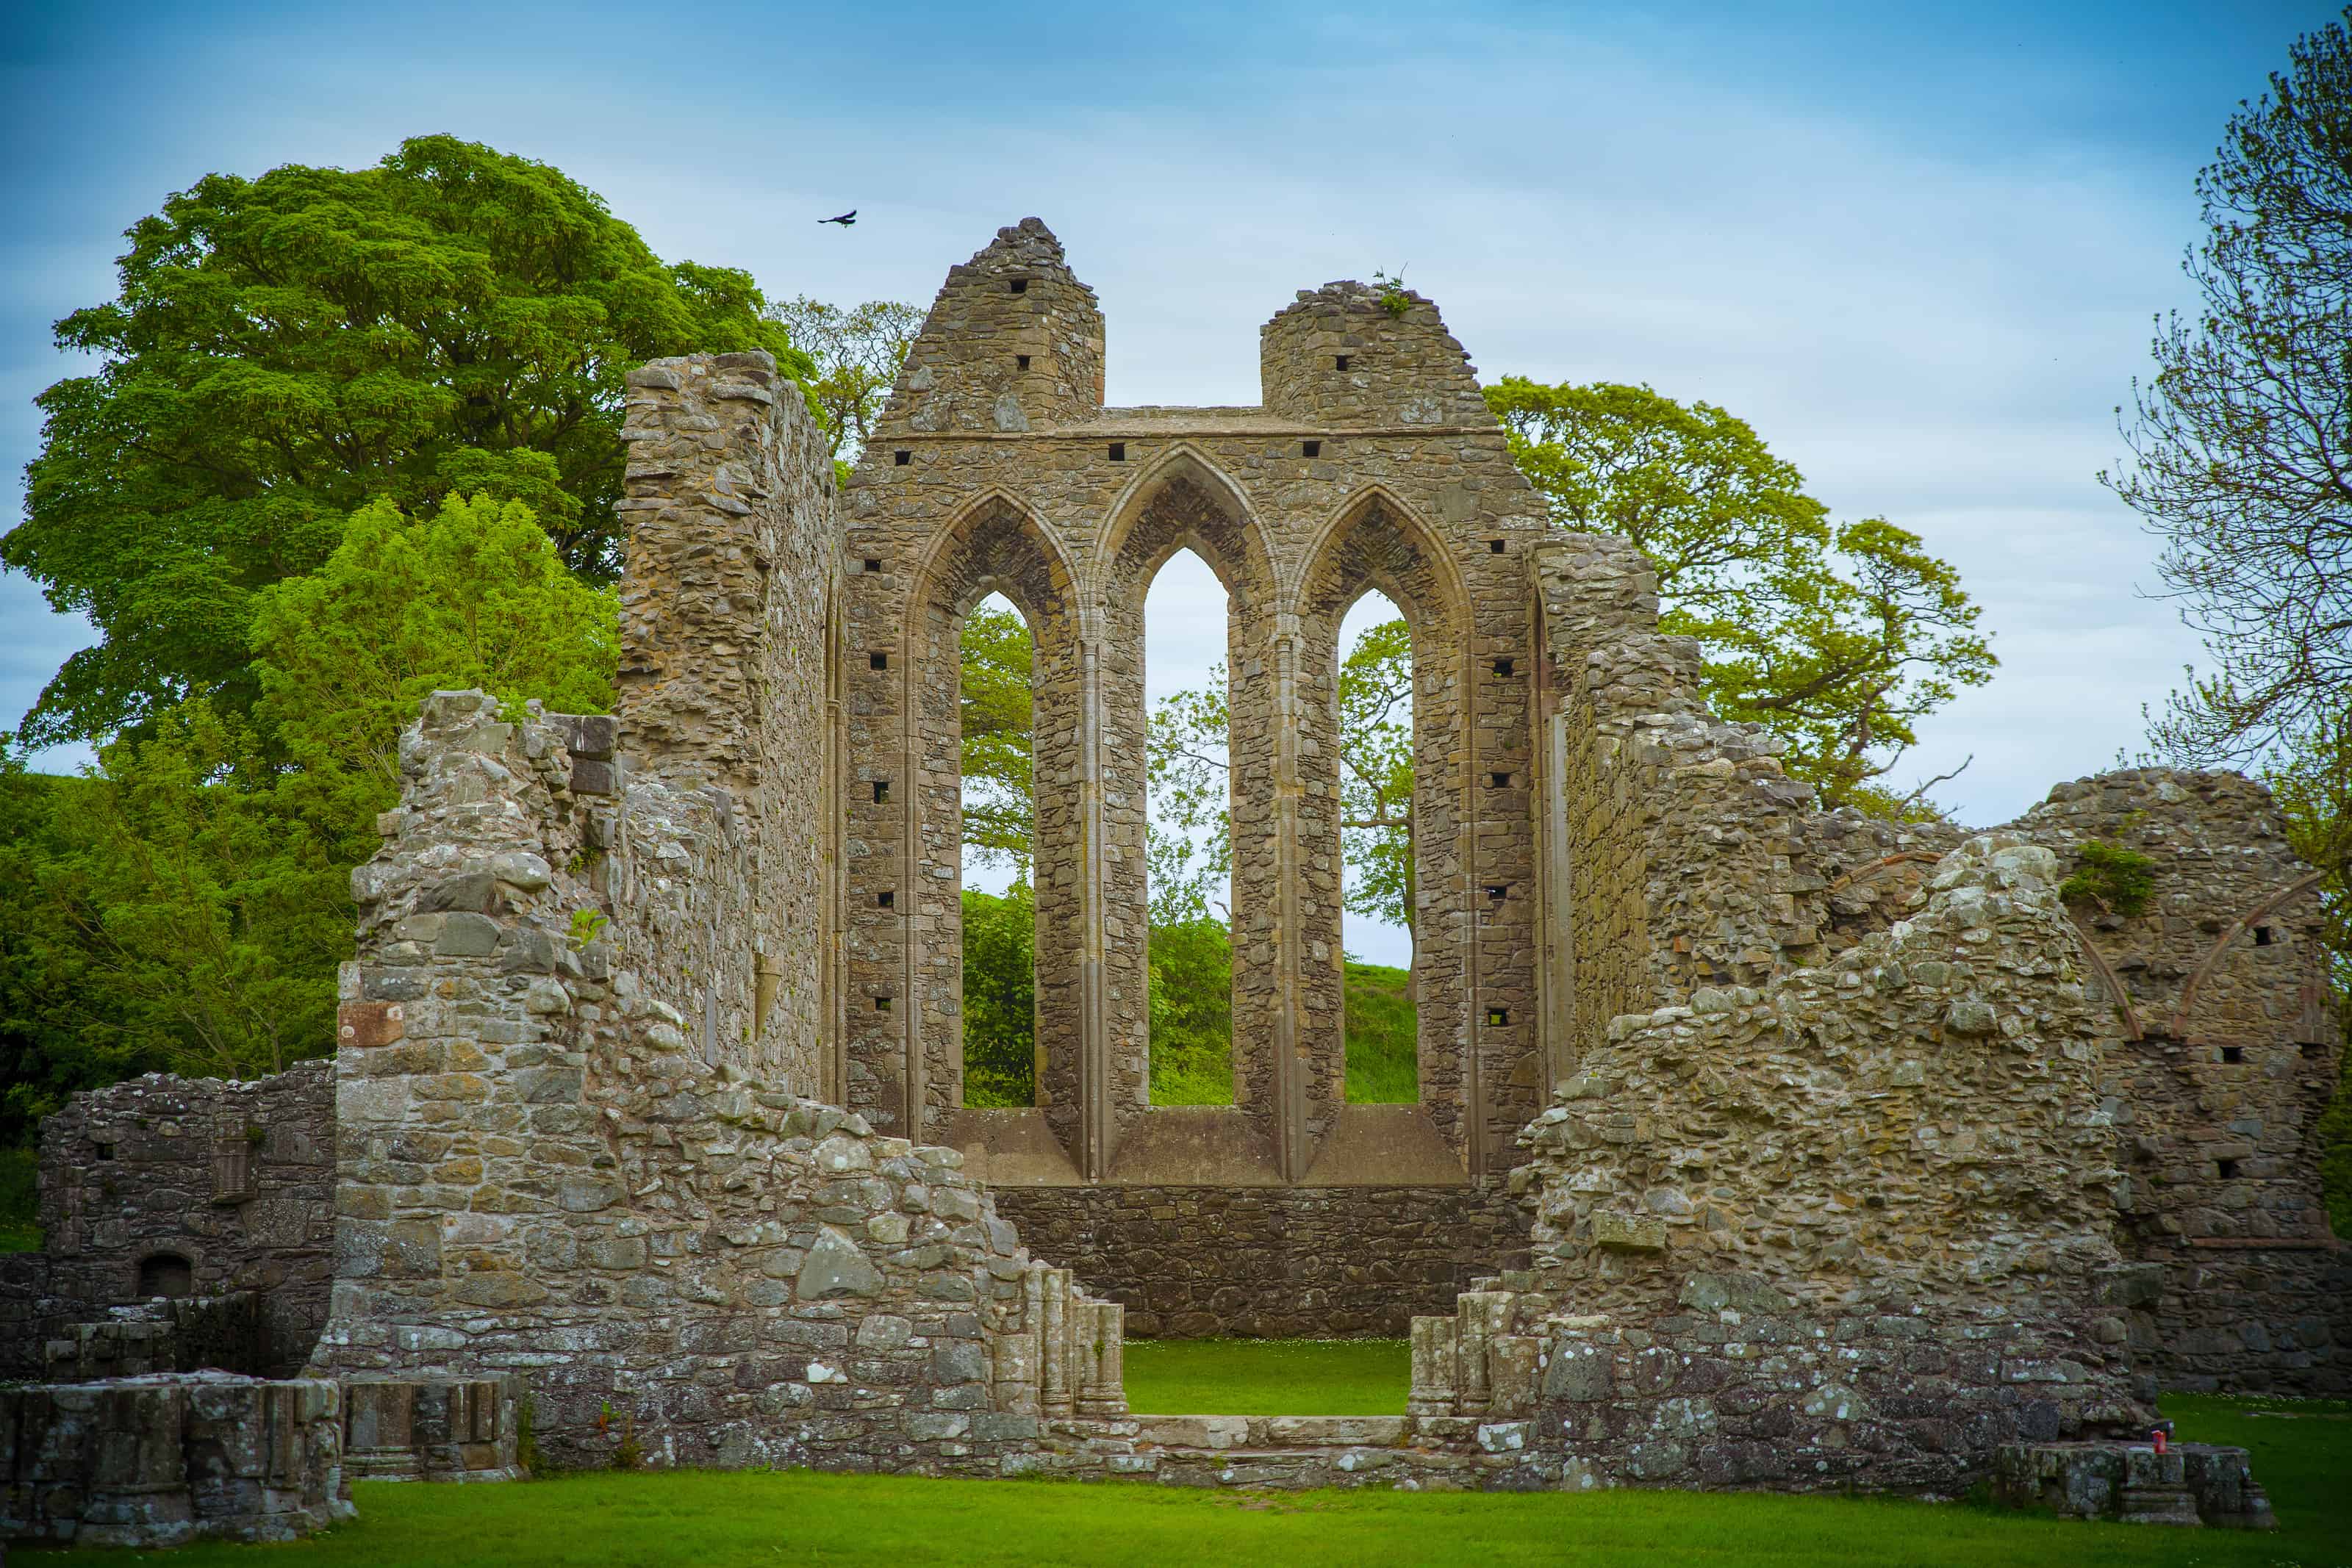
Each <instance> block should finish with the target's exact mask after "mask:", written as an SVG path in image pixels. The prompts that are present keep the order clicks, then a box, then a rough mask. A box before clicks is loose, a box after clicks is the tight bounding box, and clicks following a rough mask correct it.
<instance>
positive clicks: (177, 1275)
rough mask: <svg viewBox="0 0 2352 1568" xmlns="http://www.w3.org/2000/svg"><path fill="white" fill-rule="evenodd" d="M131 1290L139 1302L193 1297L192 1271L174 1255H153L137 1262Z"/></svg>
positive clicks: (184, 1260) (194, 1274)
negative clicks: (137, 1267)
mask: <svg viewBox="0 0 2352 1568" xmlns="http://www.w3.org/2000/svg"><path fill="white" fill-rule="evenodd" d="M134 1290H135V1291H136V1294H137V1296H138V1299H139V1300H140V1301H152V1300H154V1299H155V1298H156V1297H157V1296H163V1297H166V1298H168V1299H170V1300H172V1301H178V1300H180V1299H181V1298H182V1297H184V1296H192V1295H194V1294H195V1290H196V1268H195V1265H194V1263H192V1262H190V1261H189V1260H187V1259H186V1258H184V1257H182V1256H181V1255H180V1254H179V1253H177V1252H154V1253H150V1254H149V1255H148V1256H146V1257H144V1258H142V1259H141V1260H139V1277H138V1280H137V1281H136V1283H135V1286H134Z"/></svg>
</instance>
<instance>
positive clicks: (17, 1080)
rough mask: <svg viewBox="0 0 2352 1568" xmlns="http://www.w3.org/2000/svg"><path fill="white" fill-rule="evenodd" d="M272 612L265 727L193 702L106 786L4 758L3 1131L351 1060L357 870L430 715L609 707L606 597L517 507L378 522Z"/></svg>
mask: <svg viewBox="0 0 2352 1568" xmlns="http://www.w3.org/2000/svg"><path fill="white" fill-rule="evenodd" d="M255 603H256V612H255V615H254V618H253V622H252V625H251V627H250V629H249V632H248V641H249V646H250V651H251V656H252V670H253V672H254V678H255V684H256V686H257V690H258V691H259V693H260V699H259V701H258V702H257V704H256V705H255V706H253V707H252V708H251V709H250V710H249V711H247V712H243V713H240V712H238V711H236V709H235V708H233V707H230V706H227V705H225V704H222V703H218V702H215V701H213V700H211V699H208V698H206V697H203V696H195V697H190V698H187V699H184V700H183V701H181V702H178V703H175V704H173V705H172V706H169V707H166V708H163V709H161V710H159V711H158V712H157V713H156V715H155V716H154V718H153V719H152V722H151V723H150V724H148V725H147V726H145V727H142V730H141V731H140V732H139V733H137V734H133V735H126V736H124V737H121V738H118V739H116V740H114V741H112V742H110V744H108V745H107V746H106V747H103V748H102V749H101V751H100V765H99V768H97V769H96V771H95V773H94V775H93V776H91V777H88V778H81V779H42V778H38V777H36V776H32V775H28V774H26V773H25V771H24V770H23V768H22V767H21V765H20V764H18V763H16V762H14V761H13V760H10V759H7V758H0V1078H5V1082H6V1086H7V1087H6V1099H5V1104H0V1125H5V1126H7V1127H8V1128H9V1129H10V1130H14V1131H21V1130H23V1129H24V1128H25V1127H26V1125H27V1124H29V1122H30V1120H31V1119H32V1118H34V1117H36V1116H37V1115H39V1114H42V1113H45V1112H46V1111H47V1110H49V1109H52V1108H54V1106H55V1104H56V1103H58V1100H60V1099H61V1098H62V1097H63V1095H64V1094H65V1093H67V1092H70V1091H72V1090H74V1089H78V1088H84V1087H89V1086H91V1085H93V1084H97V1083H105V1082H112V1081H114V1080H115V1079H118V1078H121V1077H126V1076H130V1075H131V1074H135V1073H138V1072H144V1071H154V1070H157V1069H168V1070H171V1071H187V1072H195V1073H203V1074H214V1075H229V1076H252V1075H254V1074H256V1073H260V1072H268V1071H278V1069H280V1068H282V1067H283V1066H285V1065H286V1063H287V1062H288V1061H291V1060H293V1059H294V1058H297V1057H300V1056H308V1055H316V1054H319V1053H320V1052H322V1051H328V1050H331V1049H332V1047H333V1042H334V1033H333V1016H334V1002H335V967H336V965H337V963H338V962H340V961H341V959H344V958H347V957H349V956H351V953H352V904H351V891H350V879H351V868H352V865H354V864H356V863H357V862H359V861H361V860H362V859H364V858H366V856H368V855H369V854H371V853H373V851H374V848H375V842H376V839H375V832H374V822H375V816H376V813H378V812H380V811H383V810H386V809H388V808H390V807H391V806H394V805H395V804H397V803H398V800H399V794H400V791H399V778H398V772H397V767H396V761H395V757H394V752H395V749H396V747H397V743H398V739H399V735H400V731H401V730H402V728H404V727H405V726H406V725H407V724H408V723H409V722H410V721H411V719H412V718H413V717H414V716H415V711H416V706H417V703H418V701H419V700H420V699H421V698H422V697H423V696H424V695H425V693H427V692H430V691H433V690H436V689H438V688H450V687H464V686H480V687H484V688H486V689H488V690H489V691H492V692H495V693H498V694H499V695H502V696H505V697H507V698H508V699H509V700H510V701H520V699H521V698H522V697H524V696H525V695H530V696H539V697H542V698H544V699H546V700H547V701H549V702H550V703H551V704H553V705H555V706H558V707H560V708H568V709H570V710H572V711H582V712H598V711H602V710H604V708H606V707H609V706H611V702H612V687H613V678H614V666H615V663H616V658H615V647H616V641H617V635H616V634H617V613H616V611H615V608H614V596H613V593H612V591H611V590H609V589H598V588H591V587H588V586H587V585H585V584H583V583H582V582H581V581H580V580H578V579H577V578H575V577H574V576H573V575H572V573H571V572H570V571H568V570H565V568H564V566H563V563H562V561H561V560H560V559H558V558H557V555H556V552H555V547H554V545H553V543H552V542H551V540H550V539H549V538H548V537H547V535H546V534H545V533H544V532H543V531H542V530H541V528H540V527H539V525H538V523H537V522H536V521H535V520H534V519H533V517H532V516H531V514H530V509H529V508H528V507H524V506H523V505H522V504H521V503H520V502H517V501H506V502H499V501H497V500H494V499H491V498H490V497H471V498H468V497H452V498H451V499H449V500H448V501H446V502H445V503H444V504H443V505H442V506H441V507H438V508H437V509H436V510H435V511H434V512H432V513H431V514H429V515H428V516H426V517H421V518H415V519H411V518H406V517H402V516H401V515H400V513H399V512H398V511H397V510H395V509H394V507H392V505H391V504H390V503H389V502H385V501H377V502H373V503H370V504H369V505H368V506H366V507H362V508H361V509H360V511H359V512H358V513H356V514H355V515H353V516H352V517H351V518H350V519H349V521H348V524H347V525H346V526H345V527H344V528H343V529H342V530H341V543H340V544H339V545H338V546H337V547H336V549H334V551H333V552H332V553H331V555H330V556H329V557H328V558H327V559H326V560H325V561H323V562H322V563H320V566H319V568H318V570H315V571H313V572H310V573H308V574H305V575H303V576H301V577H298V578H292V579H289V580H285V581H282V582H279V583H278V584H275V585H273V586H271V587H269V588H268V589H266V590H264V591H262V592H260V593H258V594H257V595H256V596H255Z"/></svg>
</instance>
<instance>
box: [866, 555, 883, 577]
mask: <svg viewBox="0 0 2352 1568" xmlns="http://www.w3.org/2000/svg"><path fill="white" fill-rule="evenodd" d="M866 570H867V571H868V572H869V573H870V572H877V571H880V570H882V561H881V559H880V558H879V557H877V556H870V555H869V556H867V557H866Z"/></svg>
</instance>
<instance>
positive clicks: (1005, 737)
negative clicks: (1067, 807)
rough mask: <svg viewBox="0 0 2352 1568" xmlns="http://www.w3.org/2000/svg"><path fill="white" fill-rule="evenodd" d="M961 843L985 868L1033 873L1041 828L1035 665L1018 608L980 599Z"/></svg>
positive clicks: (967, 665)
mask: <svg viewBox="0 0 2352 1568" xmlns="http://www.w3.org/2000/svg"><path fill="white" fill-rule="evenodd" d="M961 643H962V653H963V685H962V693H961V704H962V710H963V841H964V845H965V847H966V848H967V849H968V850H970V851H971V853H972V858H973V859H974V860H975V861H976V862H979V863H980V864H982V865H990V864H997V865H1007V866H1010V867H1012V868H1013V874H1014V875H1015V876H1017V877H1018V878H1020V879H1021V880H1022V881H1024V882H1025V881H1027V880H1028V877H1029V863H1030V856H1031V853H1032V839H1033V836H1034V832H1035V827H1036V817H1037V810H1036V771H1035V768H1034V766H1033V765H1032V762H1031V742H1032V736H1031V727H1032V725H1033V723H1034V720H1033V719H1032V716H1031V700H1030V664H1031V660H1032V658H1033V656H1034V651H1035V645H1034V643H1032V641H1031V640H1030V636H1029V623H1028V622H1025V621H1024V620H1022V619H1021V616H1020V613H1019V612H1017V611H1013V610H1010V609H999V608H998V607H997V606H996V605H994V604H991V603H986V602H983V603H981V604H979V605H977V606H975V607H974V608H973V609H972V611H971V613H970V614H968V615H966V616H965V617H964V619H963V630H962V633H961Z"/></svg>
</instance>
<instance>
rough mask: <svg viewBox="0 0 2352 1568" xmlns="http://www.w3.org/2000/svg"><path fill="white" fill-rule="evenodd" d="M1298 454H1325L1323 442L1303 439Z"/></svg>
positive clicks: (1316, 455) (1308, 455) (1307, 455)
mask: <svg viewBox="0 0 2352 1568" xmlns="http://www.w3.org/2000/svg"><path fill="white" fill-rule="evenodd" d="M1298 455H1300V456H1301V457H1320V456H1322V455H1323V444H1322V443H1321V442H1319V441H1302V442H1300V443H1299V444H1298Z"/></svg>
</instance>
